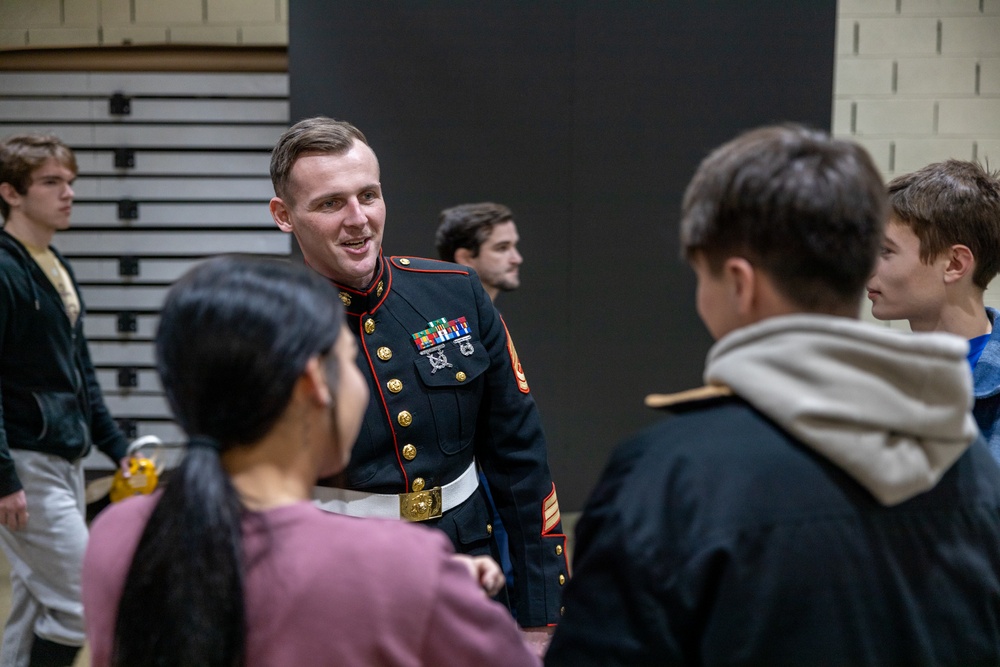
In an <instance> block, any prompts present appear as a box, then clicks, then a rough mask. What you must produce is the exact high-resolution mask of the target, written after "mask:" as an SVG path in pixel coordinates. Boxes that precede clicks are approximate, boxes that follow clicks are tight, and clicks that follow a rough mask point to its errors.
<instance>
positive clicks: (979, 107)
mask: <svg viewBox="0 0 1000 667" xmlns="http://www.w3.org/2000/svg"><path fill="white" fill-rule="evenodd" d="M837 11H838V20H837V39H836V50H837V53H836V70H835V74H834V103H833V119H832V120H833V122H832V128H833V133H834V134H835V135H837V136H841V137H846V138H851V139H854V140H856V141H858V142H859V143H861V144H863V145H864V146H865V147H866V148H867V149H868V150H869V152H870V153H871V154H872V157H873V158H874V160H875V163H876V165H878V167H879V169H880V170H881V171H882V174H883V176H885V178H886V179H889V178H891V177H893V176H896V175H898V174H903V173H907V172H909V171H913V170H915V169H919V168H920V167H923V166H924V165H927V164H929V163H931V162H938V161H940V160H944V159H947V158H951V157H954V158H958V159H964V160H969V159H979V160H980V161H983V160H988V161H989V164H990V166H991V167H993V168H994V169H996V168H1000V0H840V2H839V3H838V7H837ZM987 302H988V303H990V304H993V305H998V304H1000V281H994V285H993V287H992V288H991V289H990V290H989V291H988V293H987ZM863 312H864V313H865V316H866V318H867V319H871V315H870V312H869V309H868V308H867V304H866V307H865V308H863ZM890 326H893V327H898V328H904V329H905V328H908V327H907V325H906V323H905V322H893V323H890Z"/></svg>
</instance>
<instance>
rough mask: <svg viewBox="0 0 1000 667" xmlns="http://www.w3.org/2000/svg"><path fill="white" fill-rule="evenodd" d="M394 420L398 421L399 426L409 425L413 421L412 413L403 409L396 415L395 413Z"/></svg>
mask: <svg viewBox="0 0 1000 667" xmlns="http://www.w3.org/2000/svg"><path fill="white" fill-rule="evenodd" d="M396 421H398V422H399V425H400V426H409V425H410V424H412V423H413V415H411V414H410V413H409V412H407V411H406V410H403V411H402V412H400V413H399V414H398V415H396Z"/></svg>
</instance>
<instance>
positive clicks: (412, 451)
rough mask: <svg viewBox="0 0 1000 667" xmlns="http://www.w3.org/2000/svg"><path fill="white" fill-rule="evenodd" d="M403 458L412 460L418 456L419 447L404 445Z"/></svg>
mask: <svg viewBox="0 0 1000 667" xmlns="http://www.w3.org/2000/svg"><path fill="white" fill-rule="evenodd" d="M403 458H404V459H406V460H407V461H412V460H413V459H415V458H417V448H416V447H414V446H413V445H406V446H404V447H403Z"/></svg>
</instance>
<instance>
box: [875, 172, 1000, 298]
mask: <svg viewBox="0 0 1000 667" xmlns="http://www.w3.org/2000/svg"><path fill="white" fill-rule="evenodd" d="M888 191H889V205H890V206H891V207H892V217H893V220H895V221H896V222H899V223H902V224H904V225H907V226H908V227H909V228H910V229H912V230H913V233H914V234H915V235H916V236H917V238H918V239H920V259H921V260H922V261H924V262H930V261H931V260H932V259H934V258H935V257H937V256H938V255H940V254H941V253H942V252H944V251H945V250H947V249H948V248H950V247H951V246H953V245H959V244H960V245H964V246H967V247H968V248H969V250H971V251H972V256H973V257H974V258H975V260H976V267H975V269H974V270H973V273H972V282H974V283H975V284H976V286H977V287H979V288H980V289H986V287H987V286H988V285H989V284H990V281H991V280H993V278H994V277H995V276H996V275H997V273H1000V172H997V171H994V172H992V173H991V172H990V171H988V170H987V169H986V168H984V167H983V166H982V165H980V164H979V163H977V162H969V161H965V160H945V161H944V162H935V163H934V164H929V165H927V166H926V167H924V168H923V169H919V170H917V171H915V172H913V173H912V174H905V175H903V176H897V177H896V178H894V179H892V181H890V182H889V185H888Z"/></svg>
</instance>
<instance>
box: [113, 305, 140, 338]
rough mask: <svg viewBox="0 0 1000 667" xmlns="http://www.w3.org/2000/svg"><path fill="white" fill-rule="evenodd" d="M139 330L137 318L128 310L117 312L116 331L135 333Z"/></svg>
mask: <svg viewBox="0 0 1000 667" xmlns="http://www.w3.org/2000/svg"><path fill="white" fill-rule="evenodd" d="M138 330H139V318H138V317H136V314H135V313H133V312H132V311H130V310H123V311H122V312H120V313H118V333H135V332H137V331H138Z"/></svg>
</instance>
